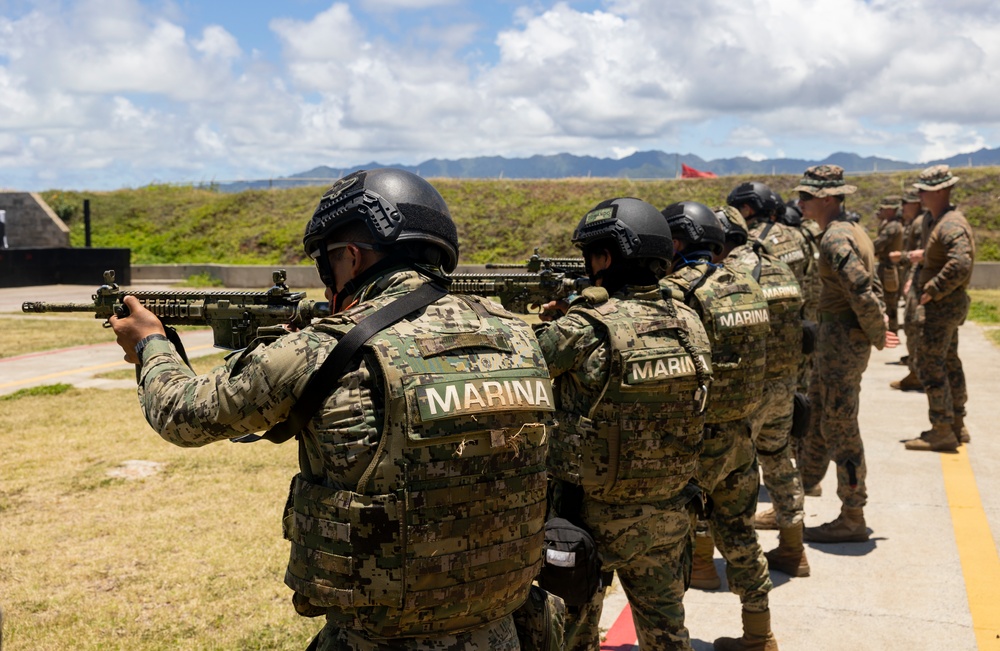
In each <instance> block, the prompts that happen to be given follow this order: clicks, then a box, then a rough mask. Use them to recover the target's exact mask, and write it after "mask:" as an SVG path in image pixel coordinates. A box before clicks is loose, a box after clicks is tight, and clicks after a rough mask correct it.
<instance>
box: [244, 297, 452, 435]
mask: <svg viewBox="0 0 1000 651" xmlns="http://www.w3.org/2000/svg"><path fill="white" fill-rule="evenodd" d="M447 293H448V292H447V290H445V289H443V288H442V287H440V286H438V285H436V284H433V283H425V284H423V285H421V286H420V287H418V288H417V289H415V290H414V291H412V292H410V293H409V294H406V295H405V296H402V297H400V298H397V299H396V300H395V301H393V302H392V303H389V304H388V305H386V306H385V307H383V308H381V309H379V310H377V311H376V312H375V313H373V314H372V315H371V316H368V317H365V319H364V320H363V321H362V322H361V323H359V324H358V325H356V326H355V327H353V328H352V329H351V330H350V331H349V332H348V333H347V334H346V335H344V337H343V338H342V339H341V340H340V341H339V342H337V345H336V346H334V348H333V350H332V351H330V355H329V356H328V357H327V358H326V359H325V360H323V363H322V364H321V365H320V367H319V368H318V369H316V372H315V373H313V374H312V377H310V378H309V381H308V382H307V383H306V387H305V389H303V391H302V395H301V396H299V399H298V401H297V402H296V403H295V406H293V407H292V410H291V411H290V412H289V413H288V418H287V419H286V420H284V421H282V422H280V423H278V424H277V425H275V426H274V427H272V428H271V429H269V430H268V431H267V432H266V433H265V434H264V435H263V436H257V435H255V434H250V435H248V436H241V437H240V438H238V439H233V440H234V441H236V442H238V443H253V442H254V441H259V440H260V439H267V440H268V441H270V442H271V443H284V442H285V441H287V440H288V439H290V438H292V437H293V436H297V435H298V433H299V432H301V431H302V430H303V429H304V428H305V426H306V424H307V423H308V422H309V420H310V419H311V418H312V417H313V415H315V414H316V412H317V411H319V408H320V407H321V406H323V402H324V401H325V400H326V399H327V397H328V396H329V395H330V393H331V390H332V388H333V387H335V386H336V384H337V382H338V381H339V380H340V377H341V376H342V375H343V374H344V369H345V368H346V367H347V364H348V363H349V362H350V361H351V359H352V358H353V357H354V355H355V353H357V352H358V350H360V348H361V347H362V346H363V345H365V343H366V342H367V341H368V340H369V339H371V338H372V337H374V336H375V335H376V334H378V333H379V332H381V331H382V330H385V329H386V328H388V327H389V326H391V325H393V324H394V323H398V322H399V321H402V320H403V318H404V317H406V316H407V315H408V314H411V313H413V312H416V311H417V310H420V309H423V308H425V307H427V306H428V305H430V304H431V303H433V302H434V301H436V300H438V299H439V298H441V297H442V296H445V295H446V294H447Z"/></svg>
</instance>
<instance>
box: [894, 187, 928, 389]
mask: <svg viewBox="0 0 1000 651" xmlns="http://www.w3.org/2000/svg"><path fill="white" fill-rule="evenodd" d="M900 212H901V215H902V221H903V247H902V249H901V250H900V251H898V252H897V251H894V252H891V253H890V254H889V255H890V256H891V257H892V258H893V259H894V260H896V261H897V262H898V263H899V278H900V280H901V281H902V284H903V287H902V289H901V290H900V291H901V292H902V294H903V332H905V333H906V355H905V356H904V358H903V359H901V360H900V363H904V364H906V368H907V369H909V372H908V373H907V374H906V377H904V378H903V379H901V380H894V381H892V382H890V383H889V386H890V387H892V388H893V389H900V390H902V391H923V390H924V386H923V385H922V384H920V379H919V378H917V350H918V349H919V348H920V333H921V330H922V329H923V322H924V308H923V306H922V305H920V291H919V285H920V283H918V282H914V278H913V271H914V269H916V267H917V265H916V264H914V263H912V262H910V254H911V253H912V254H913V255H914V257H915V258H916V257H917V256H922V255H923V246H924V245H923V242H922V240H923V236H924V219H925V218H926V216H927V213H925V212H924V211H923V207H922V206H921V205H920V197H919V196H918V195H917V193H916V192H915V191H909V192H906V193H904V194H903V203H902V208H901V209H900Z"/></svg>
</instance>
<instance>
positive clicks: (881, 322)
mask: <svg viewBox="0 0 1000 651" xmlns="http://www.w3.org/2000/svg"><path fill="white" fill-rule="evenodd" d="M820 250H821V252H822V254H823V255H826V256H827V259H828V261H829V262H830V265H831V266H832V267H833V268H834V269H835V270H836V271H837V277H838V279H839V281H840V285H841V287H843V288H844V290H846V291H845V293H846V294H847V300H848V302H849V303H850V305H851V310H853V311H854V314H855V315H856V316H857V317H858V323H859V324H860V326H861V329H862V330H863V331H864V333H865V335H866V336H867V337H868V340H869V341H870V342H871V343H872V345H873V346H875V347H876V348H878V349H879V350H882V348H883V347H884V346H885V330H886V324H885V303H884V302H883V300H882V284H881V282H880V281H879V279H878V277H877V276H876V274H875V273H874V272H873V271H869V270H868V268H867V267H866V266H865V263H864V261H863V259H862V257H861V254H860V253H859V251H858V246H857V242H855V241H854V238H853V237H851V235H850V233H849V232H844V231H842V230H835V231H834V230H830V231H827V233H826V234H825V235H824V236H823V240H822V244H821V249H820Z"/></svg>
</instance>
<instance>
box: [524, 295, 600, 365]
mask: <svg viewBox="0 0 1000 651" xmlns="http://www.w3.org/2000/svg"><path fill="white" fill-rule="evenodd" d="M604 342H605V338H604V337H602V336H600V334H599V333H598V331H597V328H596V327H595V326H594V324H593V323H591V321H590V320H589V319H587V317H585V316H583V315H582V314H580V313H579V312H574V311H572V310H571V311H570V312H569V313H568V314H567V315H566V316H564V317H562V318H559V319H556V320H555V321H550V322H548V323H546V324H544V325H543V326H542V328H541V329H539V331H538V344H539V346H540V347H541V349H542V355H543V356H544V357H545V363H546V364H548V367H549V374H550V375H551V376H552V378H553V379H555V378H557V377H559V376H560V375H563V374H564V373H569V372H570V371H573V370H578V369H580V368H581V367H582V366H583V365H584V364H585V363H586V362H587V360H588V359H590V358H592V357H593V356H594V353H595V351H597V350H598V349H599V348H600V347H601V345H602V344H603V343H604Z"/></svg>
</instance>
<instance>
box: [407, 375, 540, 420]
mask: <svg viewBox="0 0 1000 651" xmlns="http://www.w3.org/2000/svg"><path fill="white" fill-rule="evenodd" d="M417 403H418V405H419V406H420V418H421V419H422V420H424V421H429V420H439V419H441V418H454V417H456V416H470V415H473V414H479V413H483V412H487V411H496V410H498V409H507V410H514V411H537V410H542V411H554V410H555V407H554V406H553V404H554V399H553V393H552V382H551V381H550V380H548V379H541V378H523V379H511V380H485V379H476V380H466V381H461V380H460V381H457V382H440V383H437V384H426V385H421V386H418V387H417Z"/></svg>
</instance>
